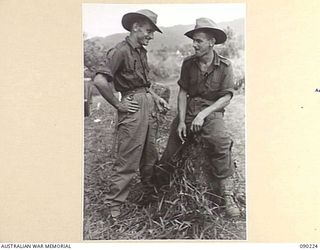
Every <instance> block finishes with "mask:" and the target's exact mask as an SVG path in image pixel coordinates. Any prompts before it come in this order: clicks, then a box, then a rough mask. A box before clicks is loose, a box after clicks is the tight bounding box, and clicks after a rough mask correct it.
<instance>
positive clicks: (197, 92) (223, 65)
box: [178, 50, 234, 102]
mask: <svg viewBox="0 0 320 250" xmlns="http://www.w3.org/2000/svg"><path fill="white" fill-rule="evenodd" d="M213 52H214V59H213V61H212V64H211V65H210V66H209V68H208V70H207V72H202V71H201V70H200V66H199V61H198V60H199V59H198V58H197V57H196V56H194V55H193V56H190V57H187V58H186V59H185V60H184V62H183V64H182V68H181V75H180V79H179V81H178V84H179V86H180V87H181V88H182V89H184V90H185V91H186V92H187V93H188V95H189V97H191V98H193V97H200V98H203V99H206V100H209V101H213V102H215V101H216V100H218V99H219V98H220V97H222V96H224V95H226V94H227V93H231V95H233V92H234V81H233V71H232V66H231V62H230V61H229V60H228V59H226V58H224V57H222V56H220V55H218V54H217V52H216V51H215V50H214V51H213Z"/></svg>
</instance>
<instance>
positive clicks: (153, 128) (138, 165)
mask: <svg viewBox="0 0 320 250" xmlns="http://www.w3.org/2000/svg"><path fill="white" fill-rule="evenodd" d="M131 97H133V99H134V100H135V101H137V102H138V104H139V110H138V111H137V112H135V113H129V112H128V113H121V112H118V153H117V158H116V161H115V164H114V166H113V174H112V175H111V177H110V185H109V191H108V193H107V195H106V202H107V204H108V205H111V206H113V205H119V204H121V203H123V202H124V201H125V200H126V199H127V197H128V195H129V184H130V181H131V180H132V178H133V177H134V175H135V174H136V173H137V171H140V178H141V182H142V185H143V187H144V188H146V189H152V188H153V186H152V183H151V179H152V176H153V166H154V164H155V163H156V162H157V160H158V153H157V150H156V136H157V130H158V121H157V118H156V115H155V103H154V100H153V97H152V96H151V94H150V93H148V92H145V91H139V92H137V93H134V94H132V95H131ZM124 98H126V96H123V100H124Z"/></svg>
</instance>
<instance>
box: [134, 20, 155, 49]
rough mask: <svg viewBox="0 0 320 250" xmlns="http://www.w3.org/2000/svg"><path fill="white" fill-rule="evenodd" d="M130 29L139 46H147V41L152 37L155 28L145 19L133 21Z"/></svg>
mask: <svg viewBox="0 0 320 250" xmlns="http://www.w3.org/2000/svg"><path fill="white" fill-rule="evenodd" d="M132 29H133V32H134V34H135V38H136V41H137V43H138V44H139V45H141V46H147V45H148V44H149V41H150V40H152V39H153V38H154V32H155V30H154V28H153V26H152V25H151V24H150V23H149V22H147V21H145V22H136V23H134V24H133V27H132Z"/></svg>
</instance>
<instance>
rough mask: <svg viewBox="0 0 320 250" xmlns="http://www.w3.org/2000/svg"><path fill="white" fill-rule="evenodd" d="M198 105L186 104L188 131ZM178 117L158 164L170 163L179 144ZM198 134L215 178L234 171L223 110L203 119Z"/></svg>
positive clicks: (225, 176)
mask: <svg viewBox="0 0 320 250" xmlns="http://www.w3.org/2000/svg"><path fill="white" fill-rule="evenodd" d="M195 108H196V109H197V108H198V107H196V106H195V105H193V106H192V105H188V110H187V112H186V121H185V122H186V126H187V131H188V133H190V126H191V123H192V121H193V119H194V118H195V115H196V114H197V113H198V112H199V111H200V110H195ZM178 124H179V117H178V116H177V117H176V118H175V119H174V120H173V122H172V124H171V128H170V135H169V138H168V142H167V147H166V149H165V151H164V152H163V155H162V157H161V159H160V161H159V163H160V164H170V163H171V161H172V157H173V156H174V155H175V153H176V152H177V150H178V148H179V147H180V146H181V140H180V138H179V136H178V133H177V128H178ZM199 135H200V136H201V137H202V138H203V139H204V141H205V143H206V145H207V146H206V148H204V150H205V151H206V152H205V153H206V154H207V156H208V159H210V171H211V173H212V175H213V176H215V177H216V178H217V179H225V178H227V177H229V176H231V175H232V174H233V173H234V165H233V161H232V155H231V150H232V145H233V141H232V139H231V137H230V136H229V134H228V131H227V129H226V126H225V122H224V120H223V112H212V113H211V114H210V115H209V116H207V117H206V118H205V120H204V124H203V126H202V129H201V131H200V133H199Z"/></svg>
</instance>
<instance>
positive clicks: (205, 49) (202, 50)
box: [192, 31, 215, 57]
mask: <svg viewBox="0 0 320 250" xmlns="http://www.w3.org/2000/svg"><path fill="white" fill-rule="evenodd" d="M192 40H193V48H194V50H195V55H196V56H198V57H202V56H205V55H207V54H208V53H210V51H212V47H213V45H214V43H215V39H214V38H212V37H211V36H210V35H208V34H206V33H205V32H202V31H197V32H195V33H194V34H193V36H192Z"/></svg>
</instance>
